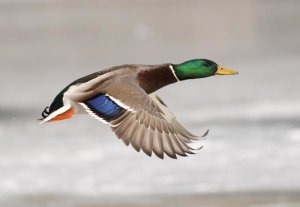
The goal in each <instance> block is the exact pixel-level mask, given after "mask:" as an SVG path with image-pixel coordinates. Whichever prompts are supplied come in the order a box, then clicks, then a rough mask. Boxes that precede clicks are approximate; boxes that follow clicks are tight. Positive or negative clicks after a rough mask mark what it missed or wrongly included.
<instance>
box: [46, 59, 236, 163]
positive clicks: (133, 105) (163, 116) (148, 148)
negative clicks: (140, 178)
mask: <svg viewBox="0 0 300 207" xmlns="http://www.w3.org/2000/svg"><path fill="white" fill-rule="evenodd" d="M233 74H237V72H236V71H234V70H230V69H225V68H223V67H221V66H219V65H218V64H216V63H215V62H213V61H211V60H207V59H194V60H189V61H186V62H183V63H181V64H170V63H168V64H159V65H137V64H127V65H120V66H115V67H112V68H108V69H104V70H101V71H99V72H96V73H93V74H90V75H87V76H85V77H82V78H80V79H78V80H75V81H73V82H72V83H71V84H69V85H68V86H67V87H65V88H64V89H63V90H62V91H61V92H60V93H59V94H58V95H57V96H56V97H55V98H54V100H53V102H52V103H51V105H50V107H46V108H45V110H44V111H43V113H42V117H43V118H41V123H45V122H54V121H60V120H64V119H69V118H71V117H72V116H73V115H74V114H80V113H87V114H89V115H91V116H92V117H94V118H95V119H97V120H99V121H101V122H103V123H105V124H108V125H109V126H110V128H111V129H112V131H113V132H114V133H115V134H116V135H117V136H118V138H120V139H122V140H123V142H124V143H125V144H126V145H129V144H131V145H132V147H133V148H134V149H135V150H136V151H138V152H139V151H141V150H142V151H143V152H144V153H146V154H147V155H149V156H151V155H152V152H154V154H155V155H156V156H157V157H159V158H161V159H163V158H164V154H166V155H168V156H169V157H171V158H174V159H176V158H177V157H176V156H177V155H179V156H187V154H194V152H193V150H195V149H194V148H192V147H191V146H190V143H191V142H192V141H194V140H197V139H198V137H197V136H195V135H193V134H192V133H190V132H189V131H188V130H186V129H185V128H184V127H183V126H182V125H181V124H180V123H179V122H178V121H177V120H176V118H175V116H174V115H173V114H172V113H171V112H170V111H169V110H168V107H167V105H166V104H165V103H164V102H163V101H162V100H161V99H160V97H158V96H157V95H156V94H155V91H157V90H158V89H160V88H162V87H164V86H166V85H169V84H172V83H176V82H178V81H183V80H187V79H195V78H205V77H209V76H214V75H233ZM207 133H208V131H207V132H206V133H205V134H204V135H203V136H206V134H207ZM203 136H202V137H203Z"/></svg>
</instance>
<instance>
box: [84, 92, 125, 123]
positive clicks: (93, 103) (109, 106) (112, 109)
mask: <svg viewBox="0 0 300 207" xmlns="http://www.w3.org/2000/svg"><path fill="white" fill-rule="evenodd" d="M85 104H86V105H87V106H88V107H89V108H90V109H91V110H92V111H93V112H95V113H96V114H97V115H99V116H100V117H102V118H104V119H107V118H108V119H109V118H112V117H114V116H116V115H118V114H119V113H120V112H121V111H122V109H123V108H122V107H120V106H119V105H118V104H116V103H115V102H114V101H113V100H111V99H110V98H109V97H108V96H106V95H105V94H100V95H98V96H96V97H94V98H92V99H90V100H88V101H85Z"/></svg>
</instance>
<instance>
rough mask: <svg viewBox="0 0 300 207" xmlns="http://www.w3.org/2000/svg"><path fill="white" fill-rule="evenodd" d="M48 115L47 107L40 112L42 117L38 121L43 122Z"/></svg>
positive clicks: (48, 109)
mask: <svg viewBox="0 0 300 207" xmlns="http://www.w3.org/2000/svg"><path fill="white" fill-rule="evenodd" d="M49 114H50V108H49V106H47V107H46V108H45V109H44V111H43V112H42V114H41V115H42V117H43V118H41V119H40V120H43V119H45V118H46V117H47V116H49Z"/></svg>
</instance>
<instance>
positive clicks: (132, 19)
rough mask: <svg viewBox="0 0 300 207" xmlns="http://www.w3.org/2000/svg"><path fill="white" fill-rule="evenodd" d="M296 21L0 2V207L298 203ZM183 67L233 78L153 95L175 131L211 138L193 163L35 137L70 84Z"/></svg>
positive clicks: (240, 6)
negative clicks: (191, 64) (246, 198)
mask: <svg viewBox="0 0 300 207" xmlns="http://www.w3.org/2000/svg"><path fill="white" fill-rule="evenodd" d="M299 9H300V1H296V0H294V1H292V0H287V1H276V0H272V1H271V0H269V1H268V0H263V1H258V0H257V1H255V0H253V1H245V0H242V1H240V0H227V1H208V0H207V1H202V0H201V1H196V0H186V1H180V0H168V1H159V0H151V1H150V0H139V1H138V0H124V1H122V0H113V1H109V0H101V1H92V0H88V1H80V0H26V1H23V0H0V71H1V73H0V74H1V75H0V88H1V98H0V100H1V101H0V203H1V202H2V203H3V206H9V205H11V206H20V205H21V206H26V205H27V206H39V205H36V202H33V201H32V200H30V199H27V200H25V201H24V200H22V199H21V198H23V197H24V196H25V197H26V196H27V197H26V198H28V196H29V197H30V196H33V197H35V198H39V199H38V200H43V199H44V200H45V197H47V199H48V200H51V201H52V202H54V204H53V203H52V204H53V206H56V207H58V206H72V205H71V204H70V203H64V202H63V200H64V198H67V197H68V196H71V197H72V196H75V197H76V198H78V197H80V198H89V199H91V198H96V199H100V200H101V199H104V200H105V199H108V200H109V199H112V200H114V199H121V198H123V199H124V198H126V199H131V200H134V201H137V200H138V202H141V203H143V202H144V201H145V200H147V199H144V197H147V196H153V197H154V198H155V197H156V195H159V196H161V195H166V196H174V195H203V194H211V193H212V194H214V193H218V194H220V193H221V194H222V193H234V192H283V195H285V193H284V192H298V191H299V190H300V165H299V158H300V93H299V91H300V83H299V81H300V80H299V77H300V59H299V54H300V49H299V46H300V38H299V32H300V24H299V21H300V12H299ZM194 58H207V59H212V60H214V61H216V62H217V63H219V64H220V65H222V66H224V67H228V68H232V69H235V70H237V71H239V73H240V74H239V75H238V76H230V77H227V76H222V77H221V76H218V77H211V78H206V79H201V80H191V81H185V82H181V83H178V84H174V85H171V86H168V87H166V88H163V89H162V90H160V91H159V94H160V96H161V97H162V99H163V100H164V101H165V102H166V103H167V105H168V106H169V108H170V110H171V111H172V112H173V113H174V114H175V115H176V116H177V119H178V120H180V121H181V122H182V123H183V125H184V126H186V128H188V129H190V130H191V131H192V132H194V133H196V134H201V133H203V132H204V131H205V130H206V129H208V128H209V129H210V134H209V135H208V136H207V139H206V140H204V141H201V142H199V143H198V144H199V145H204V148H203V149H202V150H201V151H200V152H199V153H198V154H196V155H193V156H190V157H188V158H179V159H178V160H171V159H165V160H159V159H158V158H156V157H152V158H149V157H147V156H146V155H144V154H143V153H137V152H135V150H133V148H131V147H126V146H125V145H124V144H123V143H122V141H120V140H118V139H117V138H116V136H115V135H114V134H113V133H112V132H111V131H110V129H109V128H108V127H107V126H104V125H102V124H101V123H98V122H97V121H95V120H94V119H93V118H91V117H89V116H77V117H75V118H73V119H71V120H67V121H62V122H57V123H50V124H45V125H39V124H38V121H37V119H38V118H40V113H41V112H42V110H43V109H44V107H46V106H47V105H49V104H50V103H51V101H52V99H53V98H54V96H55V95H56V94H57V93H58V92H59V91H60V90H61V89H62V88H63V87H64V86H66V84H68V83H69V82H71V81H73V80H75V79H77V78H79V77H82V76H85V75H87V74H89V73H92V72H95V71H98V70H101V69H104V68H107V67H111V66H114V65H119V64H124V63H141V64H158V63H166V62H171V63H180V62H183V61H186V60H189V59H194ZM297 195H300V193H299V194H297ZM49 196H50V197H49ZM51 196H52V197H51ZM58 198H59V199H58ZM18 199H19V200H18ZM47 199H46V200H47ZM69 200H72V199H69ZM281 202H282V203H281V204H282V206H287V205H288V204H287V201H286V200H284V199H283V200H282V201H281ZM4 204H5V205H4ZM48 204H49V203H48ZM52 204H51V205H50V204H49V205H48V206H52ZM223 204H224V205H225V203H223ZM223 204H220V206H222V205H223ZM278 206H280V205H278ZM293 206H300V204H299V200H298V203H297V205H296V204H293Z"/></svg>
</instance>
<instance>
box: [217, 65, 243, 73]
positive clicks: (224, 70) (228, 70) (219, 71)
mask: <svg viewBox="0 0 300 207" xmlns="http://www.w3.org/2000/svg"><path fill="white" fill-rule="evenodd" d="M236 74H238V72H236V71H234V70H231V69H227V68H222V67H221V66H218V69H217V72H216V75H236Z"/></svg>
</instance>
